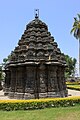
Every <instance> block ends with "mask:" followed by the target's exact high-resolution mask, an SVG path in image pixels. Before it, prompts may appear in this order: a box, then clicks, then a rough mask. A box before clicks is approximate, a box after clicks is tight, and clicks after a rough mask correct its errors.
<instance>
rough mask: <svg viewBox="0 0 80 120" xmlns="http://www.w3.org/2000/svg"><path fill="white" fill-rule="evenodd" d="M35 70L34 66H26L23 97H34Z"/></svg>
mask: <svg viewBox="0 0 80 120" xmlns="http://www.w3.org/2000/svg"><path fill="white" fill-rule="evenodd" d="M35 80H36V70H35V66H30V67H26V85H25V95H24V99H34V98H35V94H34V90H35Z"/></svg>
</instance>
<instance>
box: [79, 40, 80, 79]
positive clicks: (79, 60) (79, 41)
mask: <svg viewBox="0 0 80 120" xmlns="http://www.w3.org/2000/svg"><path fill="white" fill-rule="evenodd" d="M79 77H80V38H79Z"/></svg>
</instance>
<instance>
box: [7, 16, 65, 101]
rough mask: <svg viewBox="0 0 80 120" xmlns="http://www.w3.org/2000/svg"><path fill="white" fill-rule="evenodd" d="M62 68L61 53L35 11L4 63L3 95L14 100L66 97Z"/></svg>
mask: <svg viewBox="0 0 80 120" xmlns="http://www.w3.org/2000/svg"><path fill="white" fill-rule="evenodd" d="M65 67H66V62H65V58H64V54H63V53H61V51H60V49H59V48H58V45H57V43H56V42H54V37H53V36H51V33H50V32H49V31H48V26H47V25H46V24H45V23H44V22H42V21H41V20H40V19H39V17H38V15H37V14H36V15H35V19H34V20H32V21H31V22H30V23H29V24H27V26H26V30H25V31H24V34H23V35H22V37H21V39H20V40H19V42H18V46H17V47H15V49H14V51H13V52H12V53H11V55H10V60H9V62H8V63H7V64H6V66H5V74H6V76H5V95H8V96H9V98H15V99H36V98H38V99H39V98H47V97H53V98H54V97H66V96H67V90H66V84H65V75H64V72H65Z"/></svg>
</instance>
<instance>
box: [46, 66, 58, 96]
mask: <svg viewBox="0 0 80 120" xmlns="http://www.w3.org/2000/svg"><path fill="white" fill-rule="evenodd" d="M59 96H60V95H59V88H58V83H57V66H48V97H59Z"/></svg>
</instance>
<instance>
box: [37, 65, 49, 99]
mask: <svg viewBox="0 0 80 120" xmlns="http://www.w3.org/2000/svg"><path fill="white" fill-rule="evenodd" d="M46 77H47V74H46V66H45V65H44V64H41V65H40V67H39V73H38V81H39V86H38V87H40V88H39V98H46V97H47V85H46V80H47V79H46Z"/></svg>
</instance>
